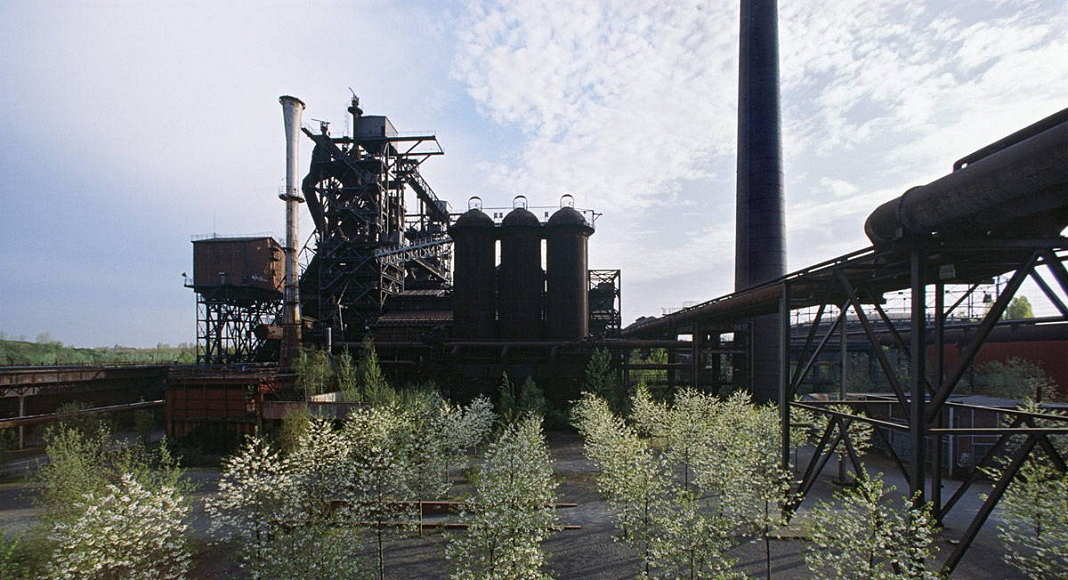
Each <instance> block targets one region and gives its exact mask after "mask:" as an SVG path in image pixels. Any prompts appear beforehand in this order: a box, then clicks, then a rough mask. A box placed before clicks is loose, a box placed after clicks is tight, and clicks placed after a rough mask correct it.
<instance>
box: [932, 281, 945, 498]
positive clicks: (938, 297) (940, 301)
mask: <svg viewBox="0 0 1068 580" xmlns="http://www.w3.org/2000/svg"><path fill="white" fill-rule="evenodd" d="M945 303H946V287H945V284H943V283H942V282H938V283H936V284H935V306H934V312H935V320H934V323H935V324H934V332H935V335H934V347H935V378H934V387H935V391H936V392H937V391H939V390H941V389H942V381H943V380H944V379H943V377H944V376H945V370H946V313H945V307H946V304H945ZM942 423H943V418H942V413H938V415H937V416H936V417H935V426H936V427H945V425H943V424H942ZM942 437H943V436H942V435H941V434H937V435H935V437H934V463H933V465H932V466H931V471H932V474H931V475H932V476H933V478H932V480H931V504H932V513H936V514H937V513H938V512H939V511H940V510H941V509H942V468H943V467H942V463H943V451H942Z"/></svg>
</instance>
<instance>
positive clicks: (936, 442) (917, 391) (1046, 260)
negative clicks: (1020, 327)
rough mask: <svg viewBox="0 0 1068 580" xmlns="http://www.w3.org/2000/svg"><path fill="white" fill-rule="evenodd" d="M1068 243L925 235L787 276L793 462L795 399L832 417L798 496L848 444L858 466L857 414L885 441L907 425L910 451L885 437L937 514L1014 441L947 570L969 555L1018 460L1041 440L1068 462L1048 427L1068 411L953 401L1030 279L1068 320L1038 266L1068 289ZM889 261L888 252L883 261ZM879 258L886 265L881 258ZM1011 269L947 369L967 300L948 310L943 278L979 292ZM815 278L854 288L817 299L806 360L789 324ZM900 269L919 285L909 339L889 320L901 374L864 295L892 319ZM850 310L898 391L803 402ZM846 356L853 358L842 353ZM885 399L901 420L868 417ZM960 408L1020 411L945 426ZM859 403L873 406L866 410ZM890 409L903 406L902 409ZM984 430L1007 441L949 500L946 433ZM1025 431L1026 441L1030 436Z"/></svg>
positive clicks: (783, 313) (782, 309)
mask: <svg viewBox="0 0 1068 580" xmlns="http://www.w3.org/2000/svg"><path fill="white" fill-rule="evenodd" d="M1065 249H1068V239H1065V238H1061V237H1058V238H1053V239H1045V240H991V239H977V240H974V241H971V242H968V241H962V240H956V241H954V242H940V241H937V240H929V241H927V242H925V243H918V244H914V245H912V246H911V247H910V248H908V249H907V257H906V256H901V255H900V254H899V255H892V256H880V254H878V253H873V254H872V256H873V257H874V258H875V260H873V261H872V260H866V259H864V257H863V256H857V257H855V258H853V259H851V260H844V261H842V262H840V263H837V264H834V265H832V266H830V267H829V268H828V269H827V270H828V271H827V272H826V273H825V274H821V275H819V276H814V273H813V274H808V275H802V276H797V277H795V278H794V279H790V277H787V279H784V280H783V281H781V282H780V293H779V295H780V305H779V315H780V320H781V337H782V346H783V350H782V356H781V358H780V360H781V364H782V368H781V371H782V373H783V379H782V380H781V381H780V392H779V402H780V411H781V426H782V463H783V465H784V467H785V466H788V465H789V462H790V450H791V443H790V442H791V435H792V434H791V428H792V427H793V426H794V425H793V424H792V422H791V414H790V409H791V408H801V409H806V410H808V411H810V412H815V413H820V414H823V415H827V416H828V417H829V418H830V420H829V421H828V423H827V426H826V428H825V429H824V430H823V433H822V434H821V436H820V439H819V442H818V443H817V445H816V449H815V450H814V452H813V454H812V457H811V459H810V460H809V462H808V464H807V466H806V467H805V468H804V470H803V475H802V477H801V481H800V483H799V484H798V487H797V489H796V491H797V493H798V496H797V497H798V502H799V503H800V502H801V501H804V498H805V496H806V494H807V493H808V491H809V490H810V489H811V488H812V485H813V483H814V482H815V480H816V478H817V477H818V476H819V474H820V473H821V472H822V470H823V467H824V466H825V465H826V463H827V461H828V460H829V459H830V457H831V456H832V455H833V454H834V453H835V451H836V450H837V448H838V447H840V446H845V447H846V454H847V456H848V457H849V459H850V462H851V463H852V464H853V467H854V470H857V471H859V467H858V459H857V457H856V454H855V452H854V450H853V449H852V448H851V446H850V445H849V440H848V437H847V436H846V435H847V433H848V431H849V427H850V425H851V424H853V423H854V422H856V421H862V422H866V423H869V424H871V425H872V426H873V427H874V428H875V432H876V433H877V434H878V435H879V437H880V438H883V439H884V441H885V440H886V438H887V432H888V431H895V432H900V433H903V434H907V436H908V438H909V445H908V446H907V447H908V451H909V452H908V453H907V454H905V456H904V457H902V456H901V455H902V454H899V453H898V452H897V451H896V450H895V449H894V447H893V446H891V445H887V446H886V447H887V449H888V451H889V453H890V454H891V457H892V458H893V459H894V461H895V463H896V464H897V465H898V467H899V468H900V469H901V471H902V474H903V475H904V477H905V478H906V480H907V481H908V482H909V491H910V494H913V495H914V497H916V498H917V501H919V502H925V501H930V502H931V504H932V508H933V511H934V513H935V514H936V517H937V519H938V521H941V520H942V519H943V518H944V517H945V516H946V515H947V514H948V513H949V511H950V510H951V509H953V507H954V506H956V504H957V501H958V500H959V499H960V498H961V497H962V496H963V495H964V494H965V493H966V492H967V491H968V489H970V487H971V485H972V484H973V483H974V482H975V481H976V480H977V479H979V478H980V477H981V474H982V473H983V470H984V469H985V468H987V467H989V466H991V465H992V463H993V462H994V461H995V459H996V458H998V457H999V456H1003V454H1004V452H1005V451H1006V450H1011V452H1010V453H1009V456H1008V458H1009V462H1008V466H1007V467H1006V468H1005V469H1004V470H1002V472H1001V476H1000V477H999V479H998V480H997V481H995V482H994V487H993V490H992V491H991V493H990V494H989V495H988V496H987V498H986V499H985V501H984V503H983V505H982V507H981V508H980V509H979V510H978V511H977V512H976V514H975V515H974V517H973V518H972V520H971V523H970V524H969V526H968V528H967V529H966V530H965V531H964V533H963V534H962V536H961V538H960V541H959V544H958V545H957V547H956V548H955V550H954V551H953V553H952V554H950V556H949V558H948V559H947V560H946V562H945V564H944V568H943V571H944V572H946V573H947V574H948V573H950V572H952V571H953V570H954V569H955V568H956V566H957V564H959V563H960V560H961V558H962V557H963V556H964V554H965V552H966V551H967V550H968V548H969V546H970V545H971V543H972V541H973V540H974V539H975V537H976V534H978V532H979V529H980V528H981V527H982V525H983V524H984V523H985V522H986V520H987V518H988V517H989V516H990V513H991V512H992V511H993V509H994V506H996V505H997V503H998V501H999V500H1000V499H1001V497H1002V495H1003V494H1004V492H1005V490H1006V489H1007V488H1008V486H1009V484H1010V483H1011V482H1012V480H1013V479H1014V478H1015V476H1016V474H1017V473H1018V471H1019V469H1020V467H1021V466H1022V465H1023V464H1024V462H1025V461H1026V460H1027V459H1028V457H1029V456H1030V454H1031V453H1032V452H1033V450H1034V449H1035V447H1038V448H1040V449H1041V450H1042V451H1043V452H1044V453H1045V454H1046V455H1047V456H1048V457H1049V459H1050V460H1051V461H1052V462H1053V464H1054V465H1056V466H1057V467H1058V468H1059V469H1061V470H1062V471H1063V470H1064V469H1065V462H1064V458H1063V457H1061V456H1060V454H1059V453H1058V452H1057V450H1056V448H1055V447H1054V446H1053V444H1052V443H1051V441H1050V437H1051V436H1064V435H1068V418H1066V417H1062V416H1059V415H1053V414H1044V413H1029V412H1023V411H1017V410H1006V409H991V408H987V407H982V406H978V405H967V404H960V403H953V402H950V401H949V398H950V396H951V395H952V394H953V392H954V389H955V388H956V387H957V385H958V384H959V383H960V382H961V379H962V378H963V377H964V376H965V374H966V373H967V371H968V370H969V369H970V368H971V366H972V364H973V363H974V361H975V358H976V355H978V353H979V350H980V349H981V348H982V346H983V344H984V342H985V341H986V339H987V337H988V336H989V335H990V332H991V330H993V328H994V326H995V324H996V323H997V322H998V320H1000V319H1001V317H1002V315H1003V314H1004V313H1005V309H1006V308H1007V307H1008V305H1009V303H1010V301H1011V300H1012V298H1013V297H1014V296H1015V294H1016V292H1017V290H1019V288H1020V285H1021V284H1022V283H1023V281H1024V280H1026V279H1027V278H1028V277H1032V278H1033V279H1037V280H1041V282H1040V283H1039V284H1038V285H1039V286H1040V287H1041V288H1043V290H1044V291H1045V292H1047V293H1048V295H1049V296H1050V297H1051V301H1052V302H1053V303H1054V304H1055V305H1056V306H1057V308H1058V310H1059V311H1060V312H1061V315H1062V316H1061V318H1062V319H1063V318H1068V311H1066V309H1065V308H1064V307H1063V303H1062V301H1061V300H1060V298H1059V297H1057V295H1056V294H1055V293H1054V292H1053V291H1052V289H1051V288H1050V287H1049V285H1048V284H1047V283H1046V281H1045V280H1044V279H1043V278H1042V275H1041V273H1040V271H1039V270H1037V269H1036V268H1038V267H1040V266H1046V267H1048V270H1049V272H1050V273H1051V274H1052V276H1053V277H1054V278H1055V279H1056V281H1057V283H1058V284H1059V285H1060V287H1061V288H1062V289H1064V291H1065V292H1068V272H1066V271H1065V268H1064V264H1063V261H1064V260H1065V259H1066V257H1065V256H1063V255H1059V254H1058V253H1057V252H1058V251H1059V250H1065ZM879 262H882V265H880V264H879ZM872 266H876V267H874V268H873V267H872ZM1003 272H1012V275H1011V277H1010V279H1009V281H1008V283H1007V285H1006V287H1005V290H1004V291H1003V292H1002V293H1001V294H1000V295H999V296H998V298H997V300H996V301H995V302H994V304H993V305H992V306H991V308H990V310H989V311H988V312H987V313H986V315H985V316H984V317H983V319H982V320H981V321H980V322H979V323H978V324H977V325H976V327H975V336H974V337H973V338H972V340H971V342H970V343H969V344H968V345H967V347H966V348H965V349H964V351H963V353H962V356H961V360H960V362H959V364H957V365H956V366H955V367H954V368H947V367H946V364H945V355H944V353H945V321H946V319H947V318H948V317H949V316H950V315H951V314H952V312H953V310H954V309H955V308H957V307H958V306H959V305H960V304H961V303H962V302H963V297H962V298H961V299H959V300H957V301H956V302H955V303H953V304H951V305H950V306H949V307H948V308H947V307H946V305H945V286H946V285H947V284H968V285H970V286H969V287H970V290H969V291H973V290H974V288H975V287H976V285H977V284H978V283H979V282H980V281H982V280H983V279H984V278H988V277H989V276H991V275H996V274H1001V273H1003ZM814 277H815V278H822V283H823V285H825V287H826V292H827V294H825V295H828V296H829V295H830V294H832V293H833V292H834V290H837V291H838V292H839V293H840V295H841V296H844V300H841V301H833V302H830V301H826V300H820V301H819V306H820V309H819V311H818V313H817V315H816V319H815V320H814V322H813V324H812V326H811V327H810V330H809V333H808V336H807V337H806V340H805V347H804V348H803V349H802V351H801V352H802V355H801V357H800V358H799V359H798V360H797V361H792V360H791V357H790V349H789V345H790V342H791V328H792V325H791V323H790V313H791V310H792V309H793V308H795V307H797V306H811V305H812V302H811V300H807V299H801V300H798V299H796V298H795V297H794V290H795V289H802V288H804V289H805V291H806V293H808V292H811V290H810V289H809V286H810V285H811V284H812V279H813V278H814ZM894 279H896V280H899V281H903V282H907V283H908V287H909V288H910V294H911V300H910V304H911V308H910V309H911V318H910V323H909V328H908V334H909V340H908V344H906V343H905V340H904V339H903V338H902V337H901V335H900V333H898V332H897V330H896V329H895V327H894V326H893V325H892V324H887V328H889V329H890V332H891V334H892V335H893V337H894V341H895V342H896V343H897V346H898V348H899V349H901V350H902V351H903V352H904V353H905V355H906V357H907V358H908V360H909V369H910V370H909V372H908V373H907V375H906V374H905V373H902V372H900V371H899V369H897V368H895V366H894V365H893V364H892V363H891V362H890V360H889V358H888V357H887V355H886V352H885V350H884V349H883V348H882V347H881V345H880V341H879V340H878V338H877V336H876V333H875V331H874V328H873V325H872V323H871V320H870V319H869V317H868V313H867V312H865V309H864V308H863V306H864V305H865V303H867V304H869V305H870V306H871V308H873V309H874V310H875V313H876V314H878V316H879V317H880V318H881V319H883V321H884V322H889V321H888V318H887V316H886V313H885V311H884V310H883V308H882V307H881V305H880V304H879V300H878V298H879V297H881V294H882V292H881V291H880V290H885V286H884V284H885V282H884V281H885V280H894ZM929 286H934V302H935V304H934V312H935V316H934V324H933V327H932V328H929V325H928V322H927V320H926V310H927V294H928V287H929ZM864 297H867V301H865V299H864ZM872 298H875V300H872ZM827 304H835V305H838V306H839V314H838V315H837V317H836V318H835V320H834V321H833V322H832V323H831V325H830V327H829V328H828V329H826V331H825V332H824V333H823V336H822V337H820V338H819V341H818V342H816V341H815V338H816V335H817V334H818V333H817V332H816V328H817V327H818V326H819V321H820V319H821V318H822V317H823V315H824V312H825V306H826V305H827ZM850 309H852V310H853V312H854V313H855V314H856V316H857V318H858V320H859V321H860V323H861V325H862V327H863V329H864V333H865V336H866V338H867V340H868V341H870V342H871V343H872V347H873V348H872V351H873V352H874V353H875V354H876V355H877V357H878V362H879V366H880V367H881V369H882V372H883V373H884V375H885V376H886V378H887V380H888V383H889V385H890V387H891V389H892V391H893V394H892V395H890V396H887V397H876V398H874V400H873V399H872V398H867V399H865V400H850V399H845V398H838V399H837V400H833V401H820V402H798V401H796V400H795V395H796V393H797V388H798V386H799V385H800V384H801V383H802V382H803V381H804V380H805V376H806V375H807V374H808V373H809V372H810V370H811V369H812V366H813V364H814V363H815V361H816V360H817V358H818V357H819V356H820V354H821V353H822V352H823V350H824V349H825V348H826V347H827V345H828V344H829V343H830V341H831V338H832V337H833V336H834V335H835V334H836V331H837V333H838V334H839V336H841V335H843V332H844V325H842V324H841V321H842V320H843V318H844V316H845V315H846V313H847V312H848V311H849V310H850ZM839 328H841V330H839ZM929 332H930V334H931V336H930V337H928V336H927V335H928V333H929ZM813 346H814V348H813ZM928 346H932V347H933V351H934V354H935V357H934V359H935V362H934V365H933V368H930V369H929V368H928ZM810 349H811V350H810ZM843 364H845V363H844V361H843ZM831 405H835V406H841V407H838V409H842V408H848V409H849V411H848V412H845V411H842V410H835V409H831V408H829V406H831ZM877 407H883V408H888V409H887V410H888V411H889V410H893V409H896V410H897V411H898V415H899V416H901V417H903V419H894V418H891V419H875V418H872V417H870V416H868V415H870V414H873V413H871V411H872V410H873V408H877ZM950 407H952V408H957V409H973V410H982V411H988V412H989V411H996V412H998V413H1003V414H1008V415H1011V416H1013V421H1012V422H1011V423H1010V424H1009V425H1008V426H1002V427H986V428H974V427H972V428H962V427H946V426H944V425H945V423H946V418H945V410H946V409H947V408H950ZM861 411H867V414H865V413H862V412H861ZM876 414H880V413H876ZM885 414H887V415H891V416H892V415H893V413H885ZM1040 420H1041V421H1046V422H1050V421H1052V422H1054V423H1055V424H1058V425H1059V426H1057V427H1050V426H1039V425H1038V424H1037V422H1038V421H1040ZM976 434H980V435H991V436H996V437H997V438H998V439H997V442H996V443H995V444H994V445H993V446H992V448H991V449H990V450H989V451H988V452H987V453H986V454H985V455H984V457H983V458H982V459H981V460H980V461H979V462H978V463H977V465H975V466H974V467H973V468H972V470H971V472H970V474H969V476H968V477H967V478H966V479H965V481H964V483H963V484H962V485H961V486H960V487H959V488H958V489H957V490H956V492H955V493H954V494H953V496H951V497H950V498H949V499H948V500H946V501H943V498H942V487H943V482H942V478H943V469H942V465H943V462H944V460H945V458H944V456H943V454H944V446H943V442H944V440H945V439H946V438H952V437H957V436H966V435H976ZM1014 438H1016V439H1014ZM1018 439H1022V441H1019V440H1018ZM929 456H930V457H929ZM929 464H930V466H931V468H930V469H928V466H929ZM928 475H930V477H928Z"/></svg>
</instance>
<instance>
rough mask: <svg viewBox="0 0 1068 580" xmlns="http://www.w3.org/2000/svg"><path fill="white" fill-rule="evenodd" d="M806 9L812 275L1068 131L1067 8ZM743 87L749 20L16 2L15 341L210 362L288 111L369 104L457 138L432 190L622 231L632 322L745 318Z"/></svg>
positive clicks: (6, 189) (797, 245) (12, 102)
mask: <svg viewBox="0 0 1068 580" xmlns="http://www.w3.org/2000/svg"><path fill="white" fill-rule="evenodd" d="M780 11H781V18H782V24H781V36H782V73H783V120H784V125H785V144H784V147H785V156H786V157H785V168H786V177H787V202H788V215H787V228H788V254H789V264H790V267H791V268H798V267H801V266H804V265H806V264H809V263H813V262H816V261H819V260H822V259H826V258H830V257H833V256H835V255H838V254H842V253H844V252H847V251H850V250H853V249H859V248H861V247H863V246H865V245H867V242H866V240H865V238H864V236H863V232H862V224H863V221H864V218H865V217H866V216H867V214H868V213H869V212H870V211H871V210H872V209H874V208H875V207H876V206H877V205H878V204H879V203H881V202H882V201H884V200H887V199H890V198H892V197H894V196H896V195H899V194H900V193H901V192H903V191H904V190H905V189H907V188H908V187H911V186H913V185H920V184H923V183H927V182H929V181H931V180H932V179H935V178H937V177H939V176H941V175H943V174H944V173H946V172H947V171H948V170H949V168H950V166H951V164H952V162H953V161H954V160H955V159H957V158H959V157H961V156H963V155H965V154H967V153H969V152H971V151H973V150H975V149H978V148H979V147H981V146H982V145H985V144H986V143H988V142H990V141H993V140H995V139H997V138H998V137H1000V136H1002V135H1004V134H1007V133H1009V132H1011V131H1013V130H1015V129H1016V128H1019V127H1021V126H1024V125H1026V124H1028V123H1030V122H1033V121H1034V120H1037V119H1039V118H1041V117H1043V116H1046V115H1048V114H1050V113H1053V112H1055V111H1056V110H1059V109H1061V108H1063V107H1065V106H1068V97H1065V95H1068V67H1065V65H1064V63H1065V62H1068V10H1066V9H1065V7H1064V4H1063V2H1062V1H1026V0H1012V1H1007V0H987V1H975V2H966V3H962V2H934V1H931V2H901V1H899V0H893V1H891V0H827V1H824V2H801V1H787V0H781V1H780ZM736 68H737V2H735V1H725V2H721V1H692V2H686V3H681V2H679V3H662V2H653V1H644V0H641V1H639V0H625V1H624V0H619V1H604V2H598V1H593V0H589V1H583V2H572V3H549V2H536V1H526V0H516V1H510V2H502V3H494V2H476V1H472V2H456V3H445V2H430V1H427V2H414V3H413V2H405V3H387V2H336V3H332V2H308V3H296V2H293V3H285V2H266V3H263V2H257V3H247V4H241V3H218V2H199V3H198V2H176V3H137V2H103V1H101V2H64V3H49V2H29V1H24V2H23V1H17V0H16V1H10V2H5V3H3V4H2V5H0V78H3V79H4V90H3V91H2V92H0V105H2V109H0V110H3V112H4V114H3V116H0V135H2V136H3V138H2V139H0V175H2V176H3V179H2V180H0V195H2V199H3V202H4V206H3V210H2V211H0V268H2V271H3V272H4V274H3V275H2V276H0V331H2V332H4V333H5V334H6V335H8V336H19V335H26V336H27V337H30V338H32V337H34V336H35V335H36V334H37V333H40V332H44V331H47V332H50V333H51V335H52V337H53V338H56V339H59V340H62V341H64V342H67V343H73V344H79V345H90V346H91V345H110V344H116V343H120V344H130V345H154V344H156V343H157V342H169V343H175V342H181V341H189V340H192V338H193V331H194V324H193V314H194V311H193V304H194V302H193V296H192V294H191V292H190V291H189V290H188V289H185V288H183V287H182V283H181V282H182V281H181V277H180V274H181V273H182V272H183V271H187V270H189V269H190V267H191V247H190V244H189V241H190V236H191V235H193V234H200V233H206V232H211V231H217V232H220V233H228V234H240V233H256V232H264V231H271V232H274V233H281V232H282V227H281V223H282V205H281V202H279V201H278V199H277V197H276V195H275V194H276V193H277V190H278V187H279V186H280V185H281V183H282V178H283V169H284V167H283V154H284V149H283V142H282V128H281V113H280V107H279V105H278V102H277V97H278V95H281V94H293V95H296V96H298V97H300V98H301V99H303V100H304V101H305V102H306V103H307V104H308V111H307V113H306V115H305V119H306V121H307V120H308V119H311V118H321V119H329V120H333V121H334V122H335V125H334V126H335V127H342V126H343V124H344V118H345V114H344V108H345V106H346V104H347V103H346V99H347V94H348V88H347V87H350V86H351V87H352V88H353V89H355V90H356V91H357V93H358V94H359V95H360V97H361V100H362V102H363V104H364V109H365V111H366V112H367V113H369V114H383V113H384V114H387V115H389V116H390V117H391V119H392V120H393V122H394V123H395V124H396V125H397V126H398V128H400V129H401V130H403V131H414V130H430V131H435V132H436V133H437V134H438V136H439V139H440V140H441V142H442V144H443V146H444V148H445V151H446V153H447V155H446V156H445V157H443V158H438V159H433V160H431V161H429V162H428V164H427V165H426V166H425V172H424V173H425V175H426V177H427V178H428V180H429V181H430V182H431V184H432V185H433V186H434V188H435V189H436V190H437V191H438V193H439V195H441V196H443V197H446V198H448V199H449V200H451V201H452V203H453V206H454V207H464V205H465V201H466V199H467V197H468V196H470V195H474V194H477V195H480V196H481V197H482V198H483V199H484V200H486V203H487V205H508V204H509V203H510V200H511V198H512V196H513V195H515V194H516V193H524V194H526V195H527V196H528V197H529V198H530V199H531V203H532V204H535V205H553V204H555V203H557V199H558V197H559V195H560V194H562V193H573V194H574V195H575V196H576V198H577V201H578V205H580V206H583V207H595V208H598V209H599V210H601V211H603V212H604V217H602V218H601V220H600V221H599V223H598V225H599V228H598V232H597V234H596V235H595V236H594V237H593V238H592V240H591V250H590V255H591V265H592V266H593V267H605V268H607V267H620V268H623V281H624V289H623V296H624V317H625V319H626V320H627V321H629V320H632V319H633V318H635V317H637V316H639V315H649V314H659V313H660V312H661V308H670V307H678V306H681V305H682V304H684V303H687V302H689V301H697V300H703V299H707V298H711V297H714V296H717V295H720V294H723V293H726V292H728V291H730V290H731V289H732V288H733V279H732V276H733V267H732V265H731V264H732V258H733V232H734V224H733V216H734V209H733V207H734V141H735V107H736V101H737V95H736V93H737V73H736ZM308 122H309V123H310V121H308ZM307 149H308V147H305V151H304V153H305V154H307V152H308V151H307ZM303 230H304V231H305V232H308V231H310V223H309V222H308V220H305V224H304V227H303ZM1025 292H1026V293H1028V294H1029V295H1030V296H1031V297H1032V298H1033V302H1036V303H1040V304H1039V308H1038V310H1039V313H1040V314H1041V313H1042V312H1044V311H1045V309H1047V308H1048V306H1047V305H1045V304H1041V303H1042V302H1043V300H1040V299H1039V295H1038V292H1037V291H1036V290H1035V289H1034V288H1033V287H1028V288H1025Z"/></svg>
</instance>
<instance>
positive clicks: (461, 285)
mask: <svg viewBox="0 0 1068 580" xmlns="http://www.w3.org/2000/svg"><path fill="white" fill-rule="evenodd" d="M475 200H478V203H475ZM469 207H470V208H471V209H469V210H467V212H466V213H465V214H463V215H462V216H460V217H459V219H457V220H456V221H455V222H454V223H453V224H452V226H450V227H449V235H450V236H451V237H452V241H453V248H454V256H455V258H454V259H455V267H454V270H453V280H454V282H453V290H452V311H453V335H454V336H456V337H457V338H486V339H491V338H494V337H495V336H496V325H497V309H496V304H495V302H494V294H495V292H496V289H497V275H496V274H497V272H496V262H497V255H496V254H497V242H496V239H495V237H494V236H495V232H494V229H495V226H494V224H493V220H492V219H490V217H489V216H488V215H486V214H485V213H483V212H482V209H481V200H479V199H478V198H477V197H474V198H471V203H469Z"/></svg>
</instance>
